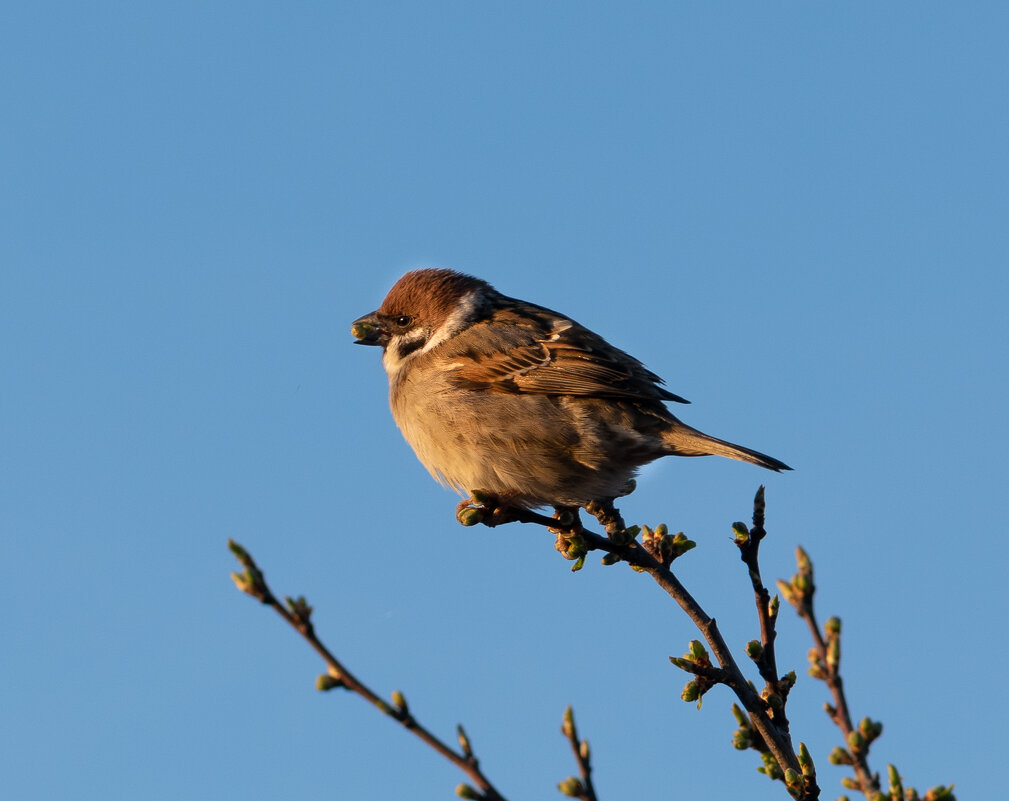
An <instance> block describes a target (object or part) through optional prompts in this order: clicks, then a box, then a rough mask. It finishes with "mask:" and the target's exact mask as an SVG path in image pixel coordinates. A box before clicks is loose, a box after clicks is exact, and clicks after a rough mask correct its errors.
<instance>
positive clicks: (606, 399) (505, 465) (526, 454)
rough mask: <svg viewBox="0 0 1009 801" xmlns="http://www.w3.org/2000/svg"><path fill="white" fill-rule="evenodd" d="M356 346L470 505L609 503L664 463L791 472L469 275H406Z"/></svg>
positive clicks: (357, 332) (643, 374)
mask: <svg viewBox="0 0 1009 801" xmlns="http://www.w3.org/2000/svg"><path fill="white" fill-rule="evenodd" d="M351 334H352V336H353V337H354V339H355V341H356V344H358V345H376V346H378V347H381V348H382V350H383V356H382V364H383V366H384V367H385V372H386V373H387V375H388V378H389V405H390V406H391V408H392V415H393V417H394V418H395V420H396V424H397V425H398V426H399V429H400V431H402V433H403V436H404V437H405V438H406V441H407V442H408V443H409V444H410V446H411V447H412V448H413V450H414V453H416V454H417V458H418V459H420V461H421V463H423V465H424V466H425V467H426V468H427V469H428V471H429V472H430V473H431V475H432V476H433V477H434V478H435V479H437V480H438V481H439V482H441V483H442V484H444V485H447V486H450V487H453V488H455V489H456V490H457V491H459V492H460V494H462V495H464V496H465V495H467V494H470V493H472V492H474V491H480V492H483V493H489V494H491V495H493V496H495V497H496V498H497V499H499V500H500V502H501V503H502V504H505V505H508V506H511V507H514V508H520V509H534V508H538V507H544V506H553V507H555V508H557V509H561V508H570V507H574V508H578V507H582V506H586V505H588V504H589V503H593V502H596V503H600V502H602V503H607V502H608V503H612V500H613V499H614V498H616V497H620V496H621V495H624V494H626V493H627V491H628V487H629V486H633V485H632V483H631V479H632V478H633V476H634V475H635V473H636V472H637V470H638V468H640V467H641V466H642V465H646V464H648V463H649V462H652V461H654V460H656V459H658V458H660V457H662V456H670V455H672V456H707V455H711V454H715V455H718V456H727V457H728V458H730V459H738V460H740V461H744V462H750V463H752V464H756V465H760V466H761V467H766V468H767V469H769V470H776V471H781V470H791V468H790V467H789V466H788V465H786V464H785V463H784V462H781V461H778V460H777V459H774V458H772V457H770V456H766V455H765V454H763V453H759V452H758V451H755V450H751V449H750V448H744V447H743V446H741V445H734V444H732V443H731V442H726V441H725V440H721V439H716V438H715V437H711V436H708V435H707V434H703V433H701V432H700V431H698V430H697V429H694V428H691V427H690V426H688V425H686V424H685V423H683V422H681V421H680V420H679V419H678V418H676V417H675V416H674V415H673V414H672V413H671V412H670V411H669V409H668V408H667V407H666V403H667V402H675V403H688V402H689V401H686V400H684V399H683V398H681V397H680V396H679V395H674V394H673V393H672V392H669V391H668V390H666V389H665V388H664V387H663V383H664V382H663V381H662V379H661V378H659V376H657V375H656V374H655V373H653V372H651V371H650V370H648V369H647V368H646V367H645V366H644V365H643V364H642V363H641V362H639V361H638V360H637V359H635V358H634V357H633V356H630V355H628V354H627V353H624V351H622V350H620V349H619V348H615V347H614V346H613V345H610V344H609V343H608V342H607V341H606V340H605V339H603V338H602V337H601V336H599V335H598V334H596V333H593V332H592V331H590V330H589V329H587V328H585V327H584V326H582V325H579V324H578V323H577V322H575V321H574V320H572V319H571V318H570V317H567V316H565V315H563V314H559V313H558V312H555V311H551V310H550V309H547V308H544V307H543V306H537V305H535V304H533V303H527V302H525V301H522V300H517V299H515V298H510V297H507V296H505V295H502V294H501V293H500V292H498V291H497V290H495V289H494V287H492V286H491V285H490V284H488V283H487V282H486V281H482V280H480V279H479V278H474V277H472V276H469V275H464V274H463V273H459V272H455V271H453V270H446V269H421V270H413V271H411V272H408V273H406V275H404V276H403V277H402V278H400V279H399V280H398V281H397V282H396V284H395V285H394V286H393V287H392V289H391V290H390V291H389V294H388V295H386V297H385V300H383V301H382V305H381V306H379V308H378V309H377V310H376V311H374V312H372V313H370V314H366V315H364V316H363V317H360V318H359V319H357V320H355V321H354V323H353V324H352V326H351Z"/></svg>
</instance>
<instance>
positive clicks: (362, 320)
mask: <svg viewBox="0 0 1009 801" xmlns="http://www.w3.org/2000/svg"><path fill="white" fill-rule="evenodd" d="M350 335H351V336H352V337H354V344H355V345H381V346H383V347H385V345H386V343H388V342H389V332H388V331H385V330H384V329H383V328H382V326H381V325H380V324H379V322H378V319H377V318H376V317H375V312H372V313H371V314H366V315H364V317H359V318H358V319H356V320H354V322H353V323H352V324H351V326H350Z"/></svg>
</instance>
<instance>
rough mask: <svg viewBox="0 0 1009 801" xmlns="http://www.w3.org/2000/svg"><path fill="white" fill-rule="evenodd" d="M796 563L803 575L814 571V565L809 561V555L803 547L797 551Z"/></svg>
mask: <svg viewBox="0 0 1009 801" xmlns="http://www.w3.org/2000/svg"><path fill="white" fill-rule="evenodd" d="M795 563H796V564H797V565H798V566H799V570H800V571H802V572H803V573H808V572H810V571H811V570H812V569H813V563H812V562H811V561H810V560H809V554H808V553H806V552H805V551H804V550H803V549H802V546H801V545H800V546H799V547H798V548H796V549H795Z"/></svg>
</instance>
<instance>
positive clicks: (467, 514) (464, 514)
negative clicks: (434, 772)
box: [455, 506, 484, 787]
mask: <svg viewBox="0 0 1009 801" xmlns="http://www.w3.org/2000/svg"><path fill="white" fill-rule="evenodd" d="M455 519H456V520H458V521H459V524H460V525H463V526H475V525H477V524H479V523H482V522H483V519H484V511H483V509H477V508H476V507H474V506H467V507H465V508H463V509H460V510H459V511H458V512H457V513H456V516H455ZM459 786H460V787H468V786H469V785H462V784H460V785H459Z"/></svg>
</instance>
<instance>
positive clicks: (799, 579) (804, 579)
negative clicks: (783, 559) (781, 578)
mask: <svg viewBox="0 0 1009 801" xmlns="http://www.w3.org/2000/svg"><path fill="white" fill-rule="evenodd" d="M792 586H793V587H795V589H796V590H798V591H799V592H801V593H803V594H805V593H807V592H809V591H810V590H811V589H812V587H813V581H812V579H810V577H809V576H808V575H806V574H805V573H796V575H795V578H793V579H792Z"/></svg>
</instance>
